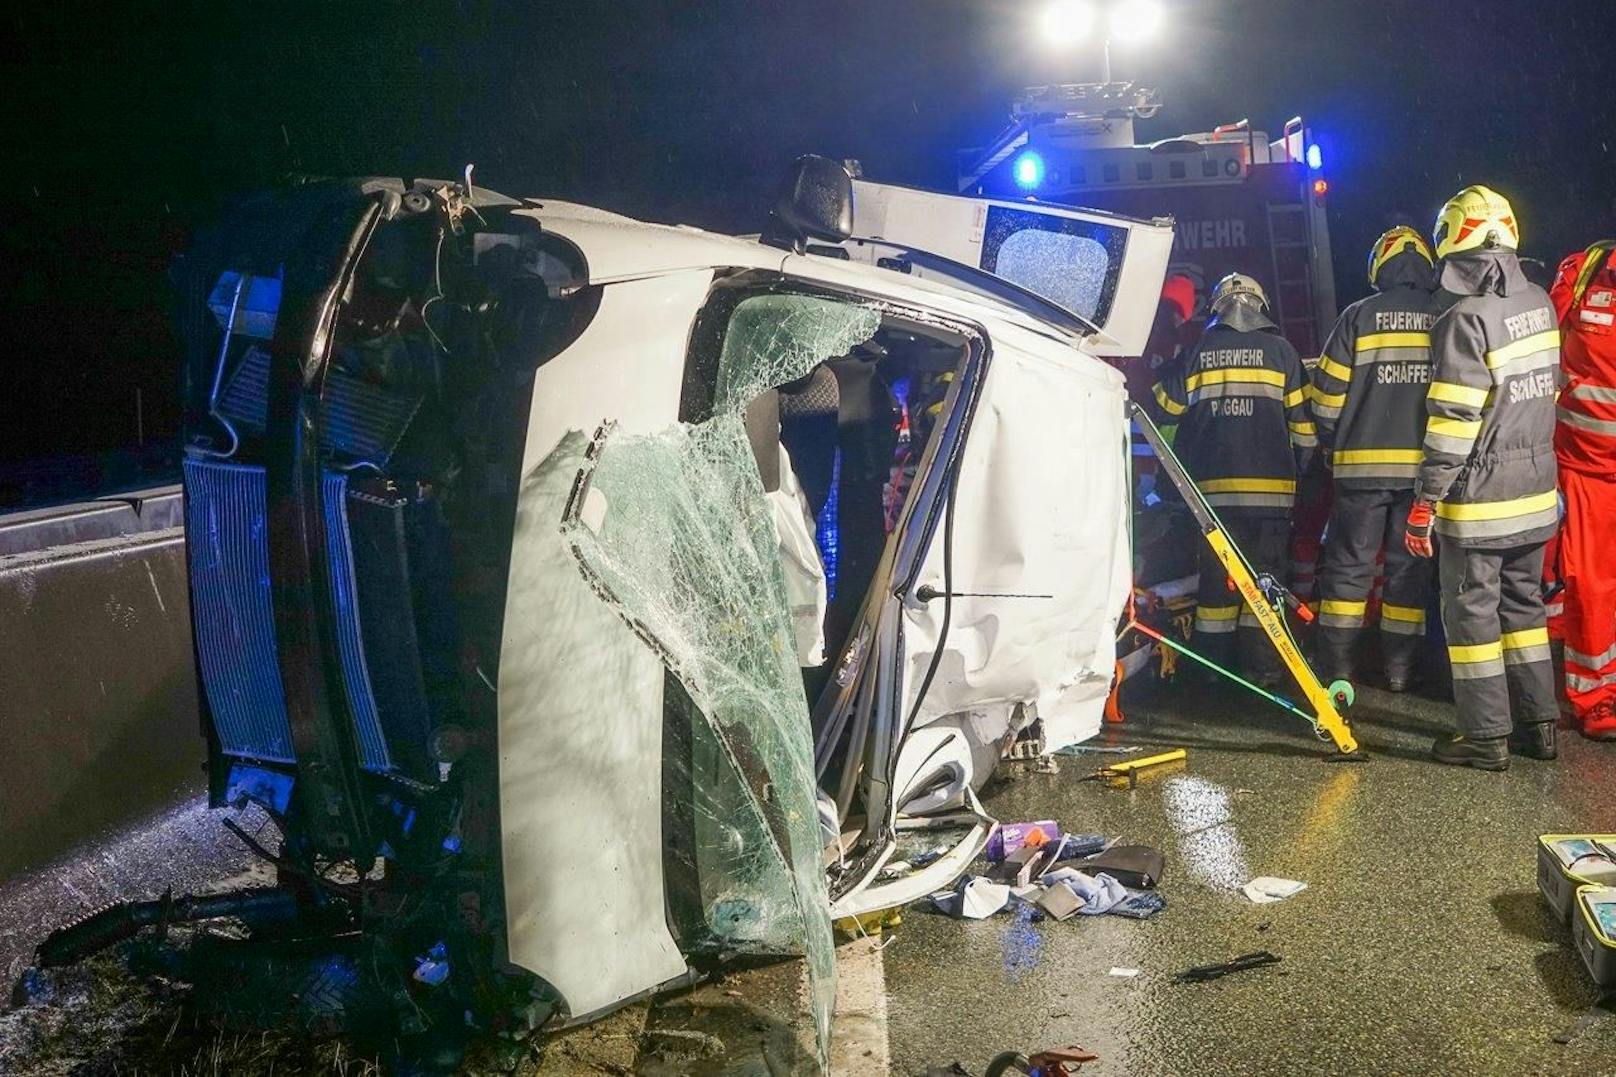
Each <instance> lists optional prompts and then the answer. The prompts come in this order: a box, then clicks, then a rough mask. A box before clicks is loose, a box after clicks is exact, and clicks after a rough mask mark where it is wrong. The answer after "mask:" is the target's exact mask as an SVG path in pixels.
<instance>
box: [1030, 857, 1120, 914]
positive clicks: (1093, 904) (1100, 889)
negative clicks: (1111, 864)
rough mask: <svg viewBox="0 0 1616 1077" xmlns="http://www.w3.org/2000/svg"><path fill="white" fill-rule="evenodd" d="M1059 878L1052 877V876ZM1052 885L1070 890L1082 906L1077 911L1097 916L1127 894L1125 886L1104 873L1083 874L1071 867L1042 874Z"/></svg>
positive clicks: (1108, 909)
mask: <svg viewBox="0 0 1616 1077" xmlns="http://www.w3.org/2000/svg"><path fill="white" fill-rule="evenodd" d="M1057 875H1058V876H1059V878H1052V877H1053V876H1057ZM1044 879H1045V880H1046V881H1050V885H1052V886H1064V887H1066V889H1068V890H1070V891H1071V892H1072V893H1073V894H1074V895H1076V897H1077V899H1078V900H1079V901H1081V902H1082V903H1083V907H1082V908H1081V909H1078V910H1077V911H1078V912H1079V913H1080V914H1081V915H1083V916H1099V915H1100V914H1102V913H1108V912H1110V911H1111V910H1112V908H1114V907H1115V906H1116V905H1117V903H1118V902H1120V901H1122V899H1123V898H1125V897H1127V896H1128V889H1127V887H1125V886H1123V885H1122V884H1121V883H1119V882H1117V881H1116V880H1115V879H1113V878H1112V877H1111V876H1109V875H1106V874H1103V873H1102V874H1099V875H1085V874H1083V873H1082V872H1081V871H1077V870H1075V869H1073V868H1057V869H1055V870H1054V871H1052V872H1050V873H1049V874H1048V875H1045V876H1044Z"/></svg>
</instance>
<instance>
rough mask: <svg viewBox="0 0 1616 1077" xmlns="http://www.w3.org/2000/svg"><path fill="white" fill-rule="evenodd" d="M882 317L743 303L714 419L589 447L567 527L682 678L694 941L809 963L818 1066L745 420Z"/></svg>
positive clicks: (822, 1002)
mask: <svg viewBox="0 0 1616 1077" xmlns="http://www.w3.org/2000/svg"><path fill="white" fill-rule="evenodd" d="M880 324H881V314H880V312H879V311H878V310H876V309H874V308H871V307H861V306H855V305H852V304H849V303H847V302H843V301H838V300H833V299H826V298H822V297H816V296H807V295H798V294H761V295H756V296H752V297H750V298H747V299H744V300H742V301H741V302H740V303H739V304H738V305H737V306H736V307H735V309H734V312H733V313H732V315H731V317H730V320H729V324H728V327H727V331H726V332H725V334H724V343H723V347H722V351H721V354H720V356H719V364H718V382H717V385H716V387H715V388H716V391H715V393H714V397H713V399H714V401H715V407H714V415H713V417H712V418H711V419H709V420H707V421H706V422H703V423H699V424H694V425H691V424H679V425H676V426H672V427H669V428H668V429H666V430H664V431H661V432H659V433H656V434H650V435H642V436H625V437H612V436H611V435H610V434H609V432H608V433H607V434H606V435H605V436H604V437H603V438H598V439H597V444H596V446H595V449H594V451H593V453H592V465H593V466H592V469H591V468H586V472H585V483H584V486H583V487H582V488H581V491H582V496H581V497H575V498H574V503H573V504H572V505H571V506H569V511H568V513H567V516H566V518H565V520H564V521H563V524H562V527H563V531H564V533H565V535H566V537H567V540H568V543H569V545H570V546H571V548H572V550H573V552H574V555H575V556H576V557H577V559H578V561H579V563H580V565H581V566H582V567H583V569H584V571H585V573H586V575H588V576H589V577H590V578H591V580H592V582H593V583H594V584H595V585H596V587H597V588H598V590H599V591H600V592H601V594H602V595H603V597H605V599H606V601H608V602H609V603H611V604H612V605H613V606H614V607H615V608H616V609H617V611H618V613H619V614H620V615H621V616H622V617H623V618H624V619H625V620H626V621H628V622H629V623H630V624H631V625H633V626H634V627H635V629H636V631H638V632H639V633H640V634H641V635H642V636H643V637H645V638H646V639H647V640H648V641H650V642H651V643H652V644H653V646H655V648H656V649H657V650H658V652H659V653H660V655H661V657H662V660H663V662H664V663H665V664H666V666H667V668H668V670H669V672H670V673H671V674H672V676H673V678H675V679H676V680H677V682H678V688H679V689H682V692H679V693H677V695H676V696H675V697H673V698H672V699H671V700H670V705H671V706H672V707H673V708H674V709H675V710H677V709H680V704H684V705H685V706H684V708H683V709H686V710H690V711H693V712H695V715H699V720H697V721H694V722H693V728H692V731H691V734H690V738H689V744H688V745H687V746H686V747H685V748H684V749H683V752H682V754H683V756H684V758H683V760H682V765H681V763H675V770H677V769H683V771H684V772H683V773H682V774H678V773H674V774H671V776H670V781H669V784H668V785H667V786H666V787H665V796H668V795H671V796H685V797H688V801H689V802H688V806H683V807H685V808H686V812H685V815H684V818H685V819H686V820H687V821H688V824H689V831H690V834H691V836H692V840H691V841H690V843H689V846H688V850H689V853H688V855H689V857H690V859H691V860H692V861H693V863H692V864H691V865H689V867H691V868H693V870H694V875H695V878H696V888H697V890H698V891H699V903H700V908H701V909H702V911H703V917H702V919H703V921H704V922H703V923H702V924H701V925H700V931H701V933H702V934H704V935H705V936H706V938H707V942H708V944H709V945H711V946H712V947H713V948H714V949H716V950H719V951H723V950H729V951H739V952H747V953H778V954H793V953H798V952H802V953H806V955H807V966H808V976H809V982H810V986H811V995H812V1004H813V1011H814V1019H815V1031H816V1034H817V1040H818V1048H819V1052H820V1056H821V1060H823V1059H824V1057H825V1052H826V1049H827V1044H828V1037H829V1024H830V1013H831V1008H832V1006H833V1004H834V1001H835V953H834V949H833V946H834V944H833V940H832V936H831V928H830V917H829V898H828V896H827V893H826V888H825V873H824V865H823V862H822V859H821V845H820V838H819V825H818V817H817V805H816V795H815V790H816V785H815V778H814V763H813V745H812V740H811V736H810V728H809V713H808V706H807V701H806V698H805V696H804V692H803V683H802V677H801V673H800V670H799V667H798V664H797V649H796V645H795V642H794V633H793V627H792V620H791V610H790V606H789V603H788V600H787V594H786V585H785V577H784V573H783V569H782V566H781V561H780V540H779V536H778V534H777V532H776V529H775V525H774V521H773V515H772V509H771V507H770V504H769V502H768V500H767V498H766V496H765V493H764V489H763V484H762V482H761V480H760V478H759V473H758V465H757V462H756V460H755V458H754V456H753V450H752V446H751V444H750V442H749V441H748V438H747V432H746V427H745V423H744V413H745V410H746V408H747V406H748V404H749V403H751V401H752V400H753V399H754V398H755V397H756V396H757V395H758V394H760V393H762V392H764V391H766V390H767V389H770V388H772V387H775V386H778V385H781V384H783V383H786V382H789V381H792V380H795V379H797V378H800V377H802V376H804V375H806V374H808V373H809V372H810V371H811V370H812V369H813V368H814V367H815V366H816V365H817V364H818V363H820V362H822V361H824V360H826V359H831V358H836V357H838V356H841V355H844V354H846V353H847V352H848V351H849V350H850V349H851V348H853V347H854V346H855V345H857V344H859V343H861V342H863V341H866V340H868V339H870V338H871V337H872V336H874V334H875V332H876V330H877V329H878V328H879V326H880ZM678 696H683V699H680V698H678ZM665 751H670V749H669V748H666V747H665ZM678 754H680V752H679V749H677V748H674V749H672V751H671V752H670V755H674V756H677V755H678ZM665 773H670V771H669V770H668V769H666V768H665ZM678 816H679V813H677V812H675V813H674V816H673V817H674V818H678ZM676 829H677V828H676ZM679 838H680V836H679V835H678V834H676V833H675V834H672V835H670V836H669V846H670V848H674V849H678V848H679V847H680V844H679Z"/></svg>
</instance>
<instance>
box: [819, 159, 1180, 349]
mask: <svg viewBox="0 0 1616 1077" xmlns="http://www.w3.org/2000/svg"><path fill="white" fill-rule="evenodd" d="M853 234H854V236H855V237H857V239H855V240H853V241H850V242H849V243H847V244H845V246H846V248H847V250H848V252H849V255H850V256H851V257H852V258H853V259H855V260H858V261H866V262H878V263H882V264H891V262H892V255H891V252H890V251H889V250H885V249H880V248H878V247H874V246H868V245H863V244H860V243H859V242H858V240H872V239H873V240H884V241H886V243H889V244H895V245H897V246H901V247H912V248H916V249H917V250H921V251H925V252H928V253H930V254H934V255H940V256H941V257H943V258H946V259H949V260H951V261H954V262H960V263H964V264H965V265H969V266H971V267H972V268H975V269H981V270H985V271H986V272H989V273H992V274H995V275H996V276H999V277H1002V278H1004V279H1005V280H1008V281H1010V282H1011V283H1013V284H1017V285H1020V286H1021V287H1023V288H1026V289H1027V290H1029V291H1032V292H1036V293H1037V294H1039V295H1041V296H1043V297H1045V298H1047V299H1049V300H1051V301H1053V302H1054V303H1056V304H1058V305H1059V306H1061V307H1063V308H1064V309H1066V310H1068V311H1070V312H1071V313H1072V314H1075V315H1077V316H1078V317H1080V318H1082V319H1084V320H1085V321H1087V322H1089V323H1091V324H1092V325H1093V326H1094V327H1095V329H1097V330H1098V332H1097V333H1095V334H1094V335H1093V336H1092V337H1091V338H1090V339H1089V341H1088V344H1087V347H1088V350H1089V351H1090V352H1091V353H1092V354H1095V355H1101V356H1127V355H1139V354H1140V353H1141V352H1143V350H1144V347H1145V340H1146V338H1147V337H1148V336H1149V335H1150V327H1151V323H1152V322H1153V321H1154V320H1155V317H1156V306H1157V303H1158V302H1159V300H1160V298H1161V286H1162V281H1163V279H1165V277H1166V274H1167V260H1168V256H1169V255H1170V254H1171V252H1172V248H1173V225H1172V221H1171V220H1170V219H1168V218H1156V219H1154V220H1149V221H1146V220H1139V219H1136V218H1132V217H1123V216H1119V215H1116V214H1112V213H1106V212H1104V211H1101V210H1082V209H1069V208H1066V207H1064V206H1052V205H1047V204H1044V203H1040V202H1005V201H999V200H997V199H991V198H968V197H965V196H963V195H952V194H938V193H936V192H933V191H922V190H917V189H915V188H913V187H902V186H899V185H897V184H891V183H872V182H870V181H869V180H862V179H861V180H855V181H854V182H853ZM903 268H905V269H907V270H908V272H910V273H911V274H912V275H914V276H918V277H927V276H944V277H947V274H946V273H945V272H941V271H937V270H935V269H932V268H930V267H927V266H925V265H924V264H922V263H921V262H920V261H918V260H917V261H916V262H914V263H912V264H910V265H906V266H904V267H903ZM948 279H949V280H950V283H952V284H954V285H956V286H964V287H967V288H968V287H969V284H968V283H966V282H962V281H961V280H959V279H958V278H955V277H948Z"/></svg>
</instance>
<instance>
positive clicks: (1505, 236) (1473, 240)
mask: <svg viewBox="0 0 1616 1077" xmlns="http://www.w3.org/2000/svg"><path fill="white" fill-rule="evenodd" d="M1431 238H1432V239H1433V240H1435V241H1436V256H1437V257H1438V258H1446V257H1447V256H1448V255H1450V254H1459V253H1461V252H1463V251H1473V250H1476V249H1477V248H1480V247H1507V248H1509V249H1510V250H1514V249H1516V248H1517V247H1519V246H1520V245H1521V230H1520V228H1519V227H1518V226H1517V225H1516V224H1515V211H1514V210H1512V209H1510V208H1509V200H1508V199H1506V198H1505V197H1504V196H1503V195H1501V194H1499V193H1498V192H1497V191H1495V190H1493V189H1492V188H1491V187H1482V186H1480V185H1479V184H1478V185H1476V186H1474V187H1466V188H1465V189H1464V190H1462V191H1460V192H1459V193H1458V194H1456V195H1454V196H1453V197H1452V198H1450V199H1448V204H1447V205H1445V206H1443V207H1442V212H1441V213H1439V214H1437V217H1436V227H1435V228H1433V229H1432V231H1431Z"/></svg>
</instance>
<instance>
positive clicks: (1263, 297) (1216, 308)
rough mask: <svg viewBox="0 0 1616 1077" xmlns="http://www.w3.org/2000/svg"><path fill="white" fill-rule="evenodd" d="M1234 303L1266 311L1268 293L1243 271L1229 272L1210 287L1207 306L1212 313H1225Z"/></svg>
mask: <svg viewBox="0 0 1616 1077" xmlns="http://www.w3.org/2000/svg"><path fill="white" fill-rule="evenodd" d="M1236 303H1244V304H1246V305H1249V306H1252V307H1255V308H1256V309H1257V310H1259V311H1262V312H1264V313H1266V312H1267V310H1268V295H1267V293H1266V292H1264V291H1263V288H1262V285H1260V284H1258V283H1257V281H1256V280H1255V279H1254V278H1252V277H1248V276H1246V275H1245V274H1244V273H1230V274H1229V275H1228V276H1226V277H1224V278H1223V279H1222V280H1220V281H1218V283H1217V284H1216V285H1215V286H1214V287H1213V288H1212V301H1211V302H1210V303H1209V304H1208V306H1209V307H1210V308H1211V311H1212V313H1213V314H1227V313H1228V312H1229V310H1230V309H1231V308H1232V307H1233V306H1234V304H1236Z"/></svg>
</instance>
